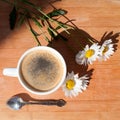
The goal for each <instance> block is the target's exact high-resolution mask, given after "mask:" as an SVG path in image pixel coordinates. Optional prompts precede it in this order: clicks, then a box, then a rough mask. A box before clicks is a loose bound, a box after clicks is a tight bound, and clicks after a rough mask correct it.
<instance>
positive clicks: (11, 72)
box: [3, 46, 67, 95]
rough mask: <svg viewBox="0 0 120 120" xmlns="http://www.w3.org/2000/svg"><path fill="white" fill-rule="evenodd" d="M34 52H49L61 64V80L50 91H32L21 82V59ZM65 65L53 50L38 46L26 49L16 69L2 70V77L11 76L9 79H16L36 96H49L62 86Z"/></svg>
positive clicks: (59, 55) (62, 59)
mask: <svg viewBox="0 0 120 120" xmlns="http://www.w3.org/2000/svg"><path fill="white" fill-rule="evenodd" d="M35 50H45V51H50V52H51V53H53V54H54V55H56V56H57V58H58V59H59V61H61V64H62V66H63V75H62V79H61V80H60V81H59V83H58V84H57V85H56V86H55V87H54V88H53V89H51V90H48V91H36V90H34V89H31V88H30V87H29V85H26V83H25V82H24V80H23V77H22V75H21V72H20V68H21V63H22V61H23V59H24V58H25V56H26V55H28V54H29V53H30V52H33V51H35ZM66 71H67V70H66V63H65V60H64V58H63V57H62V55H61V54H60V53H59V52H58V51H56V50H55V49H53V48H51V47H47V46H39V47H34V48H31V49H28V50H27V51H26V52H25V53H23V55H22V56H21V57H20V59H19V61H18V64H17V68H4V69H3V75H5V76H11V77H18V80H19V82H20V83H21V85H22V86H23V87H24V88H25V89H26V90H28V91H29V92H31V93H33V94H37V95H47V94H51V93H53V92H55V91H56V90H57V89H58V88H60V87H61V85H62V84H63V82H64V80H65V77H66Z"/></svg>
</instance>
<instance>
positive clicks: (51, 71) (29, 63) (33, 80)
mask: <svg viewBox="0 0 120 120" xmlns="http://www.w3.org/2000/svg"><path fill="white" fill-rule="evenodd" d="M21 73H22V76H23V79H24V80H25V82H26V84H28V85H29V87H31V88H32V89H35V90H38V91H47V90H50V89H52V88H54V87H55V86H56V85H57V84H58V83H59V81H60V80H61V78H62V75H63V66H62V64H61V62H60V61H59V59H58V58H57V56H55V55H53V54H52V53H51V52H49V51H42V50H37V51H34V52H31V53H29V54H28V55H27V56H26V57H25V58H24V59H23V61H22V65H21Z"/></svg>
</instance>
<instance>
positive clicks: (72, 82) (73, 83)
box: [62, 71, 89, 97]
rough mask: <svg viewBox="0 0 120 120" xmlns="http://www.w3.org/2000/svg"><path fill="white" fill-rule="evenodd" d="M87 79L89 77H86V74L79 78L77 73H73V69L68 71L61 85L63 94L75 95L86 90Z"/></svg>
mask: <svg viewBox="0 0 120 120" xmlns="http://www.w3.org/2000/svg"><path fill="white" fill-rule="evenodd" d="M88 79H89V77H87V75H85V76H83V77H80V78H79V76H78V74H74V72H73V71H72V72H71V73H68V75H67V77H66V80H65V82H64V84H63V86H62V89H63V91H64V92H65V96H67V97H72V96H77V95H78V94H79V93H80V92H82V91H83V90H86V88H87V84H88V82H89V81H88Z"/></svg>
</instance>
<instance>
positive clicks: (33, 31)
mask: <svg viewBox="0 0 120 120" xmlns="http://www.w3.org/2000/svg"><path fill="white" fill-rule="evenodd" d="M30 31H31V32H32V33H33V34H34V36H39V35H40V34H38V33H37V32H36V31H35V30H34V29H32V28H31V29H30Z"/></svg>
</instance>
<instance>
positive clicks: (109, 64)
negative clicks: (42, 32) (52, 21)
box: [0, 0, 120, 120]
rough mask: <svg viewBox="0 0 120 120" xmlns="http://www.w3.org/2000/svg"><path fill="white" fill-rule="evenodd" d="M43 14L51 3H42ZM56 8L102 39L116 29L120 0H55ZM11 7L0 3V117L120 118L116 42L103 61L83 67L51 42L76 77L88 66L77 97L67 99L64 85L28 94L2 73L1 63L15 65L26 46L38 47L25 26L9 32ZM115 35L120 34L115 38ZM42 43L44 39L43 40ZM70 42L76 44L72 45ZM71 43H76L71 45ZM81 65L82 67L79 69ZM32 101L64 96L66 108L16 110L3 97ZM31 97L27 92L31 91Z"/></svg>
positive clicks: (40, 119)
mask: <svg viewBox="0 0 120 120" xmlns="http://www.w3.org/2000/svg"><path fill="white" fill-rule="evenodd" d="M46 1H49V0H46ZM41 5H42V7H43V9H44V11H45V12H49V11H50V10H51V7H50V6H49V5H48V4H46V3H44V1H43V2H42V4H41ZM54 6H55V7H56V8H63V9H65V10H67V11H68V14H67V17H68V18H69V19H75V21H74V24H76V26H77V27H78V28H79V29H82V30H84V31H85V32H86V33H88V34H89V35H90V36H92V37H93V38H95V39H96V40H98V41H100V39H101V37H102V36H103V34H104V33H105V32H106V31H107V32H108V33H109V32H111V31H113V34H115V33H117V32H119V31H120V1H119V0H62V1H59V2H55V3H54ZM10 10H11V8H10V6H9V5H7V4H5V3H2V2H0V90H1V92H0V119H1V120H9V119H12V120H62V119H63V120H119V119H120V49H119V47H120V42H117V50H116V51H115V53H114V54H113V56H111V57H110V59H109V60H107V61H106V62H98V61H96V62H94V64H93V65H89V66H87V67H81V66H79V65H77V64H76V63H75V62H74V55H75V54H74V53H73V52H72V51H70V50H68V49H67V48H66V47H65V45H64V44H62V43H60V44H59V41H58V43H57V44H56V45H55V46H54V47H55V48H56V49H57V50H58V51H59V52H61V54H63V56H64V58H65V60H66V62H67V65H68V72H71V71H72V70H73V71H75V73H79V74H80V75H81V74H82V73H83V72H85V71H89V70H91V69H94V70H93V74H92V76H91V80H90V84H89V86H88V89H87V90H86V91H84V92H83V93H81V94H79V95H78V96H77V97H73V98H67V97H65V96H64V93H63V91H62V89H61V88H60V89H59V90H58V91H57V92H55V93H53V94H51V95H47V96H38V95H33V94H31V93H29V92H27V91H26V90H25V89H24V88H23V87H22V86H21V85H20V83H19V82H18V80H17V78H12V77H6V76H3V74H2V70H3V68H5V67H16V65H17V62H18V59H19V57H20V56H21V55H22V54H23V53H24V51H25V50H27V49H28V48H31V47H34V46H36V42H35V41H34V39H33V36H32V35H31V33H30V32H29V31H28V29H27V28H26V26H24V25H23V26H22V27H21V28H19V29H17V28H16V29H15V30H13V31H11V30H10V29H9V23H8V18H9V12H10ZM67 37H68V38H69V39H70V40H76V39H78V40H79V34H78V33H76V32H73V33H71V35H70V36H69V35H68V36H67ZM117 39H119V37H118V38H117ZM41 42H42V45H47V43H46V42H45V41H44V40H42V39H41ZM73 46H74V44H73ZM74 47H75V46H74ZM83 68H84V69H83ZM16 94H20V95H22V96H23V97H26V98H30V96H31V97H32V98H35V99H53V98H56V99H60V98H62V99H65V100H66V101H67V104H66V106H64V107H62V108H58V107H55V106H54V107H46V106H25V107H23V108H22V109H21V110H19V111H13V110H10V109H9V108H8V107H7V106H6V101H7V100H8V99H9V98H10V97H11V96H13V95H16ZM28 94H29V95H30V96H29V95H28Z"/></svg>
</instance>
